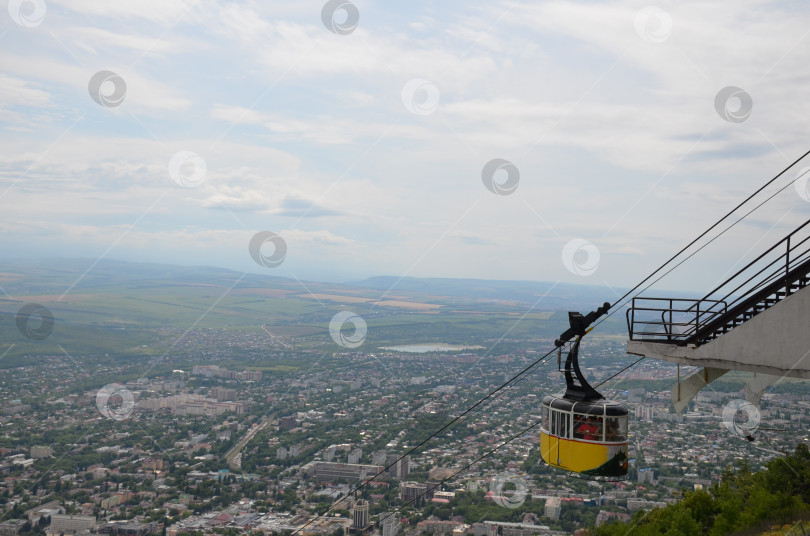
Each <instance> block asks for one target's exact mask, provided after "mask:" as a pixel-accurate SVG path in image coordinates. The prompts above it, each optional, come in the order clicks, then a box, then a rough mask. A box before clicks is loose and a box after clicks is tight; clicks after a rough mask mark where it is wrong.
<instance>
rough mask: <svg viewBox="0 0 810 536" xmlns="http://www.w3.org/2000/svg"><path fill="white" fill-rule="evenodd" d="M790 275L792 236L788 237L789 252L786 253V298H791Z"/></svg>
mask: <svg viewBox="0 0 810 536" xmlns="http://www.w3.org/2000/svg"><path fill="white" fill-rule="evenodd" d="M788 273H790V235H788V237H787V250H786V251H785V297H786V298H787V297H788V296H790V281H789V280H788Z"/></svg>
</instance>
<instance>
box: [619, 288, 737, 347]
mask: <svg viewBox="0 0 810 536" xmlns="http://www.w3.org/2000/svg"><path fill="white" fill-rule="evenodd" d="M727 308H728V305H727V304H726V302H724V301H719V300H686V299H677V298H633V302H632V306H631V307H630V308H629V309H628V310H627V325H628V328H629V332H630V340H643V341H649V342H666V343H669V344H679V345H680V344H686V341H688V340H689V339H690V338H691V337H692V336H693V335H694V334H695V333H697V331H698V329H700V327H701V326H704V325H706V324H707V323H709V322H711V321H712V320H714V319H716V318H718V317H719V316H720V315H723V314H724V313H725V312H726V311H727Z"/></svg>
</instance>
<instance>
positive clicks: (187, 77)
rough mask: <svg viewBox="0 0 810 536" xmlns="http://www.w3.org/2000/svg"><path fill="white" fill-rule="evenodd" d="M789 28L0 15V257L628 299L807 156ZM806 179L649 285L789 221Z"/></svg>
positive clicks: (795, 30) (58, 3) (468, 14)
mask: <svg viewBox="0 0 810 536" xmlns="http://www.w3.org/2000/svg"><path fill="white" fill-rule="evenodd" d="M808 32H810V5H809V4H807V3H805V2H775V1H766V0H743V1H740V2H735V3H734V4H733V6H732V5H731V4H729V3H728V2H721V1H706V0H695V1H678V2H674V1H671V2H665V1H664V2H656V3H654V4H649V3H647V2H646V1H642V2H635V1H609V2H599V3H597V2H591V1H583V2H573V1H551V2H528V1H527V2H513V1H492V0H490V1H486V2H483V1H481V2H479V1H476V0H464V1H452V0H449V1H444V2H427V1H421V2H420V1H413V2H371V1H368V0H352V1H351V2H348V1H346V0H332V1H331V2H328V3H326V4H324V2H323V1H322V0H313V1H310V0H299V1H296V2H270V1H266V2H265V1H262V2H259V1H256V2H249V1H246V2H225V1H220V0H187V1H181V0H177V1H171V0H137V1H135V0H132V1H124V0H117V1H115V2H110V1H106V0H35V1H32V0H25V1H21V0H8V1H6V2H4V5H3V9H2V10H0V66H2V69H0V128H2V147H3V150H2V151H0V183H2V184H0V207H2V211H3V217H2V219H0V236H2V242H3V251H4V258H6V259H14V258H19V259H22V258H40V257H84V258H88V259H97V258H101V257H104V258H110V259H125V260H144V261H154V262H166V263H177V264H189V265H195V264H207V265H215V266H222V267H226V268H231V269H234V270H239V271H250V272H262V273H270V274H272V275H281V276H291V277H298V278H301V279H316V280H332V281H350V280H356V279H360V278H363V277H367V276H373V275H395V276H405V275H407V276H419V277H427V276H437V277H473V278H486V279H523V280H544V281H567V282H581V283H587V284H592V285H605V286H612V287H622V286H625V287H627V286H631V285H633V284H634V283H636V282H637V281H638V280H639V279H641V278H642V277H643V276H645V275H646V274H647V273H649V272H650V271H651V270H652V269H653V268H654V267H656V266H657V265H658V264H660V263H661V262H662V261H663V260H664V259H666V258H667V257H668V256H669V255H670V254H672V253H674V252H675V251H677V249H679V248H680V247H681V246H683V245H685V244H686V243H687V242H688V241H689V240H690V239H691V238H693V237H694V236H696V235H697V234H698V233H699V232H700V231H702V230H703V229H705V228H706V227H707V226H708V225H710V224H712V223H714V221H715V220H716V219H717V218H718V217H720V216H721V215H722V214H724V213H725V212H726V211H728V210H730V209H731V208H732V207H733V206H734V205H735V204H736V203H737V202H738V201H740V200H742V199H743V198H744V197H746V196H747V195H748V194H749V193H751V192H753V191H754V190H755V189H756V188H757V187H758V186H760V185H761V184H763V183H764V182H765V181H766V180H767V179H768V178H770V177H772V176H773V175H775V174H776V173H777V172H779V171H780V170H782V169H783V168H784V167H785V166H787V165H788V164H789V163H790V162H791V161H793V160H794V159H796V158H797V157H799V156H800V155H802V154H803V153H804V152H805V151H806V150H807V149H809V148H810V138H808V137H807V135H806V134H807V132H808V128H807V127H808V123H810V99H808V98H807V96H808V94H809V93H810V73H809V72H808V70H807V65H808V64H810V38H808ZM726 88H731V89H726ZM806 165H810V162H800V163H799V164H798V165H797V166H796V167H795V168H794V169H792V170H791V171H790V172H788V173H787V174H785V176H784V177H783V180H781V181H778V182H777V183H775V185H774V187H772V188H770V189H769V190H768V192H767V193H771V192H773V191H775V190H776V189H778V188H782V187H785V186H787V187H786V188H785V190H783V192H782V193H781V194H779V195H778V196H777V197H776V198H775V199H774V200H773V201H772V202H770V203H769V204H767V205H766V206H765V207H764V208H763V209H761V210H759V211H757V212H756V213H755V214H754V215H753V216H752V217H751V218H750V219H749V220H746V222H745V223H743V224H740V225H739V226H737V227H735V228H734V230H733V231H732V232H730V233H728V234H726V235H725V236H724V237H723V238H722V239H721V240H720V241H718V242H717V243H716V244H714V245H712V246H711V247H709V248H706V249H705V250H704V251H703V252H701V254H699V255H697V256H696V257H695V258H694V259H692V260H691V261H689V262H688V263H687V264H685V265H684V266H683V267H682V268H680V269H679V270H677V271H676V272H674V273H673V274H672V275H671V276H670V277H669V278H668V279H667V280H665V281H664V282H662V284H663V285H664V287H666V288H685V289H698V290H701V289H705V288H707V287H709V286H711V285H712V284H713V283H715V282H716V280H717V279H718V278H720V277H721V276H722V275H723V274H724V273H726V272H727V271H728V270H729V269H730V268H731V267H733V266H736V265H737V263H739V262H741V260H742V259H744V258H746V256H750V255H752V254H754V253H756V252H758V251H760V250H762V249H764V248H765V247H766V246H768V245H770V243H771V242H773V241H774V239H775V237H780V236H782V235H784V234H785V233H786V232H788V231H789V230H790V229H792V228H794V227H795V226H796V225H798V223H800V222H802V221H804V220H805V219H807V213H808V208H810V203H808V201H807V200H806V199H805V198H808V199H810V196H808V195H807V189H806V181H805V182H804V183H802V184H801V185H799V186H800V187H798V188H794V185H792V184H790V183H791V182H792V181H793V180H794V179H795V178H796V176H797V173H798V171H799V170H800V169H801V168H803V166H806ZM260 232H264V233H263V234H261V235H258V238H257V239H256V240H253V244H254V251H253V254H251V251H250V244H251V239H252V238H254V237H255V236H257V233H260ZM276 237H278V238H276ZM262 243H263V244H264V245H263V246H262Z"/></svg>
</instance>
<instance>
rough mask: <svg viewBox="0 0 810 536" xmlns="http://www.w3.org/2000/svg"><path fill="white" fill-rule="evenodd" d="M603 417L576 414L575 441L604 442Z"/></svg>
mask: <svg viewBox="0 0 810 536" xmlns="http://www.w3.org/2000/svg"><path fill="white" fill-rule="evenodd" d="M602 428H603V426H602V417H594V416H593V415H586V414H581V413H575V414H574V439H584V440H586V441H602Z"/></svg>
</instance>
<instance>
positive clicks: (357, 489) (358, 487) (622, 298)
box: [292, 150, 810, 536]
mask: <svg viewBox="0 0 810 536" xmlns="http://www.w3.org/2000/svg"><path fill="white" fill-rule="evenodd" d="M808 155H810V150H808V151H807V152H805V153H804V154H803V155H801V156H800V157H799V158H797V159H796V160H794V161H793V162H792V163H791V164H790V165H788V166H787V167H786V168H785V169H783V170H782V171H780V172H779V173H778V174H777V175H775V176H774V177H773V178H771V179H770V180H769V181H768V182H766V183H765V184H764V185H762V186H761V187H760V188H758V189H757V190H756V191H755V192H754V193H752V194H751V195H749V196H748V197H747V198H746V199H744V200H743V201H742V202H740V203H739V204H738V205H737V206H735V207H734V208H733V209H731V210H730V211H729V212H728V213H726V214H725V215H724V216H723V217H721V218H720V219H719V220H717V221H716V222H715V223H714V224H712V226H711V227H709V228H708V229H706V230H705V231H703V232H702V233H701V234H700V235H699V236H698V237H697V238H695V239H694V240H692V241H691V242H690V243H689V244H687V245H686V246H684V247H683V248H681V250H679V251H678V252H677V253H675V254H674V255H673V256H672V257H670V258H669V259H668V260H667V261H666V262H664V263H663V264H662V265H661V266H659V267H658V268H656V269H655V270H654V271H653V272H652V273H650V275H648V276H647V277H645V278H644V279H642V280H641V282H639V283H638V284H636V285H635V286H634V287H633V288H631V289H630V290H628V291H627V292H626V293H625V294H624V295H623V296H622V297H621V298H619V299H618V300H616V303H618V302H621V301H623V300H624V299H625V298H627V297H628V296H629V295H630V294H632V293H633V292H634V291H636V290H637V289H638V288H639V287H641V286H643V285H644V284H645V283H646V282H647V281H649V280H650V279H652V278H653V277H654V276H655V275H656V274H657V273H658V272H660V271H661V270H663V269H664V268H665V267H666V266H667V265H669V264H670V263H671V262H672V261H673V260H675V259H676V258H678V257H679V256H680V255H681V254H683V253H684V252H685V251H686V250H688V249H689V248H690V247H692V246H693V245H694V244H695V243H697V242H698V241H699V240H700V239H702V238H703V237H705V236H706V235H707V234H709V233H710V232H711V231H712V230H713V229H714V228H715V227H717V226H718V225H720V224H721V223H722V222H723V221H724V220H726V219H727V218H728V217H729V216H731V215H732V214H733V213H734V212H736V211H737V210H739V209H740V208H741V207H742V206H744V205H745V204H747V203H748V202H749V201H750V200H751V199H753V198H754V197H756V196H757V195H758V194H759V193H760V192H762V191H763V190H764V189H765V188H767V187H768V186H770V185H771V184H773V183H774V182H775V181H776V180H778V179H779V177H781V176H782V175H784V174H785V173H786V172H787V171H788V170H789V169H790V168H792V167H793V166H795V165H796V164H797V163H799V162H800V161H801V160H802V159H803V158H805V157H806V156H808ZM790 184H792V181H791V183H788V185H786V186H784V187H782V188H781V189H780V190H778V191H777V192H776V193H774V194H773V195H771V196H770V197H768V198H767V199H766V200H765V201H763V202H762V203H760V204H759V205H757V206H756V207H754V208H753V209H752V210H751V211H749V212H748V213H746V214H745V215H743V216H742V217H741V218H740V219H738V220H737V221H736V222H734V223H733V224H731V225H730V226H729V227H727V228H726V229H724V230H723V231H722V232H720V233H719V234H718V235H716V236H715V237H713V238H712V239H711V240H710V241H709V242H707V243H706V244H703V245H702V246H701V247H700V248H699V249H698V250H696V251H694V252H693V253H691V254H690V255H689V256H688V257H686V259H684V260H682V261H681V262H679V263H678V264H677V265H676V266H674V267H672V268H670V270H668V271H667V272H666V273H664V274H663V275H661V276H660V277H658V278H657V279H656V280H655V281H653V282H652V283H650V284H649V285H648V286H647V287H645V288H644V289H642V290H641V291H640V292H643V291H644V290H646V289H648V288H650V286H652V285H654V284H655V283H656V282H658V281H660V280H661V278H663V277H665V276H666V275H668V274H669V273H670V272H672V270H674V269H675V268H677V267H678V266H680V265H681V264H683V263H684V262H685V261H687V260H688V259H690V258H691V257H692V256H694V255H695V254H696V253H698V252H699V251H701V250H702V249H703V248H705V247H706V246H707V245H709V244H711V243H712V242H713V241H714V240H716V239H717V238H719V237H720V236H722V235H723V234H724V233H726V232H727V231H728V230H729V229H731V228H732V227H734V226H735V225H737V224H738V223H739V222H740V221H742V220H743V219H745V218H746V217H748V215H750V214H751V213H752V212H754V211H755V210H757V209H758V208H760V207H761V206H762V205H764V204H765V203H767V202H768V201H770V200H771V199H772V198H773V197H775V196H776V195H778V194H779V193H781V192H782V191H783V190H784V189H785V188H787V186H789V185H790ZM640 292H639V293H637V294H636V296H638V294H640ZM624 305H626V302H625V303H624V304H621V305H620V306H619V307H617V308H615V309H613V311H612V312H609V313H608V314H607V315H606V316H605V317H604V318H602V319H600V320H599V321H598V322H597V323H596V324H595V325H594V328H596V327H597V326H598V325H599V324H601V323H602V322H604V321H605V320H607V319H608V318H610V317H611V316H612V315H613V313H615V312H616V311H617V310H619V309H621V308H622V307H623V306H624ZM556 349H557V348H553V349H551V350H549V351H548V352H547V353H546V354H545V355H543V356H542V357H540V358H538V359H537V360H535V361H534V362H533V363H532V364H530V365H529V366H527V367H526V368H524V369H523V370H521V371H520V372H519V373H518V374H516V375H514V376H512V378H510V379H509V380H508V381H506V382H505V383H503V384H501V385H500V386H499V387H497V388H496V389H494V390H493V391H491V392H490V393H489V394H487V395H486V396H485V397H484V398H482V399H480V400H479V401H478V402H476V403H475V404H473V405H472V406H470V407H469V408H467V409H466V410H465V411H464V412H463V413H461V414H459V415H458V416H457V417H455V418H453V419H452V420H451V421H450V422H448V423H447V424H445V425H444V426H443V427H441V428H440V429H439V430H437V431H435V432H433V433H432V434H431V435H430V436H428V437H427V438H425V439H424V440H422V441H421V442H420V443H419V444H418V445H416V446H415V447H413V448H411V449H410V450H409V451H408V452H406V453H405V454H403V455H402V456H400V457H399V458H397V460H396V461H394V462H392V463H391V464H389V465H387V466H386V467H385V468H384V469H383V470H382V471H380V472H378V473H377V474H376V475H374V476H373V477H371V478H369V479H367V480H365V481H364V482H362V483H361V484H360V485H359V486H357V487H356V488H355V489H353V490H352V491H350V492H349V494H348V495H354V494H356V493H357V492H358V491H360V490H361V489H363V488H364V487H365V486H367V485H368V484H369V483H370V482H372V481H373V480H374V479H375V478H377V477H378V476H380V475H381V474H383V473H385V472H386V471H387V470H389V469H390V468H391V467H393V466H394V465H396V464H397V463H399V462H400V461H401V460H403V459H404V458H405V457H406V456H408V455H410V454H412V453H413V452H415V451H417V450H418V449H419V448H421V447H422V446H424V445H425V444H426V443H428V442H429V441H430V440H432V439H433V438H435V437H436V436H437V435H439V434H440V433H442V432H444V431H445V430H447V429H448V428H449V427H450V426H452V425H453V424H455V423H456V422H458V421H459V420H461V419H462V418H463V417H465V416H466V415H467V414H469V413H470V412H472V411H473V410H475V409H476V408H478V406H480V405H481V404H483V403H484V402H486V401H487V400H489V399H490V398H492V397H493V396H494V395H495V394H497V393H498V392H500V391H501V390H502V389H504V388H505V387H507V386H509V385H511V384H512V383H513V382H515V381H516V380H517V379H518V378H520V377H522V376H523V375H525V374H526V373H527V372H529V371H530V370H531V369H533V368H534V367H535V366H537V365H538V364H540V363H541V362H542V361H544V360H545V359H546V358H548V357H549V356H550V355H551V354H553V353H554V351H555V350H556ZM642 359H643V358H641V359H638V360H637V361H635V362H634V363H632V364H631V365H629V366H627V367H625V368H624V369H622V370H621V371H619V372H618V373H616V374H614V375H613V376H611V377H610V378H608V379H606V380H604V381H603V382H601V383H599V384H598V385H597V387H599V386H601V385H602V384H604V383H605V382H607V381H608V380H611V379H613V378H614V377H616V376H617V375H618V374H620V373H621V372H624V371H625V370H627V369H629V368H631V367H633V366H634V365H636V364H637V363H638V362H640V361H641V360H642ZM539 424H540V422H537V423H535V424H533V425H532V426H530V427H529V428H527V429H525V430H524V431H522V432H520V433H519V434H518V435H516V436H513V437H512V438H510V439H509V440H507V441H506V442H504V443H502V444H501V445H498V446H497V447H495V448H494V449H492V450H490V451H489V452H488V453H487V454H485V455H484V456H482V457H480V458H478V459H477V460H475V461H473V462H471V463H470V464H468V465H467V466H465V467H464V468H462V469H461V470H460V471H458V472H456V473H454V474H453V475H452V476H451V477H449V478H447V479H445V480H443V481H442V482H441V483H444V482H446V481H447V480H449V479H450V478H453V477H454V476H455V475H457V474H458V473H459V472H461V471H464V470H466V469H467V468H469V467H471V466H472V465H474V464H475V463H477V462H478V461H481V460H482V459H484V458H485V457H487V456H489V455H490V454H492V453H494V452H496V451H497V450H498V449H499V448H501V447H503V446H505V445H507V444H509V443H510V442H511V441H512V440H513V439H515V438H516V437H519V436H520V435H522V434H524V433H526V432H527V431H529V430H531V429H533V428H535V427H536V426H538V425H539ZM348 495H347V496H348ZM340 502H342V500H339V501H337V502H335V503H334V504H333V505H332V506H330V507H329V509H327V510H326V511H325V512H324V513H322V514H320V515H318V516H317V517H315V518H313V519H312V520H310V521H308V522H307V523H305V524H304V525H302V526H301V527H299V528H298V529H296V530H295V532H293V533H292V536H295V534H298V533H299V532H300V531H302V530H304V529H305V528H306V527H308V526H309V525H311V524H312V523H314V522H315V521H317V520H318V519H321V518H323V517H324V516H325V515H327V514H328V513H329V512H331V511H332V510H334V508H335V506H336V505H337V504H339V503H340ZM408 504H410V503H408ZM404 506H407V504H406V505H403V506H400V507H399V508H398V509H397V510H395V513H396V512H398V511H399V510H401V509H402V508H403V507H404ZM392 515H393V514H392ZM388 517H390V516H388Z"/></svg>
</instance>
